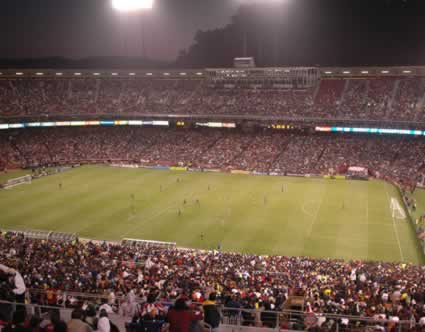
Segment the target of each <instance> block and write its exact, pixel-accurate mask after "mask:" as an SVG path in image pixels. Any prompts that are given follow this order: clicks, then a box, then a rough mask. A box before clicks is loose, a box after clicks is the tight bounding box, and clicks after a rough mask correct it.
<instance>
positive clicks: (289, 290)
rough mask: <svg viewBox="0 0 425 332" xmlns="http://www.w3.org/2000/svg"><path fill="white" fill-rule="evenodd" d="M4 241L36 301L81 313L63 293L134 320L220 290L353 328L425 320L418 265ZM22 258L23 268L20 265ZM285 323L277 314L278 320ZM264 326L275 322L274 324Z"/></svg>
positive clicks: (8, 259)
mask: <svg viewBox="0 0 425 332" xmlns="http://www.w3.org/2000/svg"><path fill="white" fill-rule="evenodd" d="M1 235H2V236H0V260H1V261H2V263H4V264H5V265H7V266H13V267H15V268H18V269H19V270H20V273H21V274H22V276H23V278H24V280H25V284H26V285H27V287H28V288H29V289H31V294H32V296H31V301H32V302H33V303H39V304H49V305H51V306H63V305H64V303H66V304H67V305H68V306H78V305H81V304H82V301H81V303H80V301H79V300H78V298H77V297H75V296H73V295H72V296H71V295H69V296H68V297H66V295H65V293H64V291H66V292H80V293H85V294H91V296H93V295H94V294H102V295H104V296H105V297H107V299H108V300H107V301H108V303H109V304H110V305H111V307H112V308H115V306H116V304H117V302H121V313H123V314H127V315H132V314H134V313H135V312H136V311H137V308H136V307H135V299H136V298H138V299H139V301H141V302H142V303H144V302H146V301H149V302H148V303H149V304H148V305H151V306H156V307H157V308H159V310H164V308H163V306H162V305H161V304H160V302H162V303H164V302H165V303H170V302H172V301H174V300H175V299H176V298H178V297H180V296H185V298H187V299H191V300H193V301H194V302H203V301H204V300H205V299H207V298H208V294H209V293H210V292H212V291H213V290H219V300H220V302H221V303H223V304H224V305H226V306H228V307H232V308H246V309H254V308H260V309H261V310H270V311H279V310H281V309H283V308H284V305H285V302H286V300H288V299H289V298H290V297H293V296H297V297H300V298H301V299H303V301H304V307H305V310H306V312H307V313H311V312H314V313H315V314H318V315H319V314H320V313H331V314H341V315H346V316H347V318H349V319H350V321H352V322H353V323H352V324H356V322H355V320H354V319H352V318H351V317H352V316H362V317H369V318H375V319H377V320H378V319H382V318H384V319H389V318H390V317H397V321H398V320H400V321H409V322H411V323H410V324H409V326H411V327H412V326H413V325H414V324H415V323H416V322H418V321H419V320H420V319H421V317H424V316H425V311H424V308H423V304H424V297H425V293H424V288H423V285H424V284H425V267H424V266H415V265H410V264H399V263H382V262H360V261H351V262H346V261H342V260H329V259H309V258H306V257H282V256H255V255H249V254H233V253H224V252H218V251H201V250H189V249H176V248H155V247H152V246H149V247H148V246H147V247H143V246H138V247H134V246H122V245H118V244H107V243H105V242H100V241H99V242H98V243H93V242H75V241H73V242H55V241H45V240H41V239H28V238H24V237H23V236H20V235H16V234H12V233H7V234H1ZM18 257H19V259H20V261H22V262H26V264H22V265H21V266H16V265H15V261H16V258H18ZM130 290H131V292H130ZM127 293H129V294H128V296H127V297H125V295H126V294H127ZM121 296H124V298H123V299H122V300H119V299H120V298H121ZM87 300H88V299H87V298H86V299H85V301H87ZM91 301H93V299H92V300H91ZM86 303H87V302H84V304H86ZM144 307H145V306H144V305H142V306H140V308H141V310H143V308H144ZM243 318H244V320H245V322H247V323H248V324H249V325H251V324H256V326H261V322H262V321H263V326H266V327H271V326H269V325H268V324H266V323H265V322H264V321H265V320H264V319H263V318H261V319H254V318H253V317H252V318H249V317H246V315H244V317H243ZM250 319H251V320H250ZM287 320H288V318H287V317H284V316H282V317H281V322H287ZM328 322H330V319H328ZM347 322H348V319H347ZM269 323H272V324H276V323H275V319H274V320H273V319H272V321H271V322H269ZM412 324H413V325H412ZM273 326H275V325H273ZM301 326H302V325H301ZM325 327H326V325H324V326H323V328H325ZM355 327H356V329H355V330H356V331H357V330H365V329H364V328H362V326H355ZM353 328H354V326H353ZM315 330H319V329H315ZM350 330H352V329H350ZM320 331H321V330H320ZM323 331H328V330H327V329H324V330H323ZM418 331H419V330H418Z"/></svg>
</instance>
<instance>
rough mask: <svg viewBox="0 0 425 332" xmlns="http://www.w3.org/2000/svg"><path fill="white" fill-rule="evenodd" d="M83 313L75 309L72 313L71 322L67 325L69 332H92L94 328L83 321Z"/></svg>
mask: <svg viewBox="0 0 425 332" xmlns="http://www.w3.org/2000/svg"><path fill="white" fill-rule="evenodd" d="M82 319H83V312H82V310H81V309H79V308H78V309H74V310H73V311H72V313H71V320H70V321H69V322H68V323H67V332H92V331H93V330H92V328H91V327H90V326H89V325H87V324H86V323H84V322H83V321H82Z"/></svg>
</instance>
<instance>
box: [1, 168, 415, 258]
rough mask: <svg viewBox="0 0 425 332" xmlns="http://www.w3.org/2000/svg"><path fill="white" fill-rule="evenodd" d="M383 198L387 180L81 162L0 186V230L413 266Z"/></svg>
mask: <svg viewBox="0 0 425 332" xmlns="http://www.w3.org/2000/svg"><path fill="white" fill-rule="evenodd" d="M19 175H21V174H19ZM60 183H61V184H62V188H60V187H59V184H60ZM392 198H393V199H396V200H398V201H399V202H400V203H401V199H400V197H399V194H398V191H397V189H396V188H395V187H393V186H392V185H390V184H388V183H385V182H382V181H376V180H373V181H346V180H325V179H313V178H311V179H308V178H291V177H273V176H252V175H235V174H224V173H192V172H179V171H165V170H164V171H161V170H148V169H125V168H112V167H108V166H86V167H81V168H78V169H74V170H71V171H68V172H65V173H62V174H57V175H52V176H48V177H44V178H41V179H38V180H34V181H33V182H32V183H31V184H24V185H21V186H18V187H15V188H12V189H8V190H0V209H1V217H0V228H6V229H7V228H9V229H44V230H53V231H63V232H77V233H78V234H79V236H81V237H89V238H96V239H106V240H120V239H121V238H123V237H129V238H140V239H147V240H162V241H172V242H177V245H178V246H182V247H193V248H208V249H215V248H216V247H217V246H218V245H219V244H220V245H221V247H222V250H225V251H238V252H247V253H256V254H280V255H287V256H311V257H330V258H344V259H367V260H384V261H405V262H412V263H416V264H420V263H423V257H422V255H421V252H420V250H419V248H418V246H417V242H416V239H415V234H414V232H413V230H412V228H411V226H410V224H409V222H408V221H407V220H405V219H397V218H393V217H392V213H391V209H390V204H391V203H390V202H391V199H392ZM197 201H198V202H197ZM179 211H180V212H179ZM201 234H203V235H204V236H203V237H202V236H201Z"/></svg>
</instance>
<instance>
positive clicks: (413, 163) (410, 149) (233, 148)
mask: <svg viewBox="0 0 425 332" xmlns="http://www.w3.org/2000/svg"><path fill="white" fill-rule="evenodd" d="M0 147H1V154H0V167H2V169H4V168H16V167H31V166H40V165H55V164H68V163H84V162H113V161H120V162H129V163H138V164H146V165H161V166H189V167H198V168H213V169H221V170H225V171H226V170H235V169H236V170H248V171H257V172H262V173H278V174H331V173H333V172H336V173H338V170H342V171H341V172H345V171H344V170H346V168H347V167H349V166H360V167H365V168H367V169H368V170H369V172H370V174H371V175H373V176H377V177H381V178H389V179H392V180H394V181H397V182H399V183H406V184H411V185H412V184H414V183H415V182H416V181H417V179H418V178H421V175H422V173H424V168H425V164H424V160H423V157H422V156H423V155H424V153H425V142H424V140H422V139H421V138H415V137H410V138H405V137H400V136H397V137H396V136H372V135H358V134H351V135H350V134H311V133H306V132H300V131H296V130H285V131H276V130H272V129H267V130H261V131H257V132H255V133H251V132H244V131H243V130H235V129H233V130H232V129H207V128H197V129H178V128H175V129H171V128H168V129H162V128H160V129H158V128H148V127H146V128H134V127H80V128H60V129H59V128H48V129H25V130H22V129H20V130H16V131H7V132H3V133H1V136H0Z"/></svg>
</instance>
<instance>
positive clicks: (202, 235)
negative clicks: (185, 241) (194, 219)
mask: <svg viewBox="0 0 425 332" xmlns="http://www.w3.org/2000/svg"><path fill="white" fill-rule="evenodd" d="M203 240H204V233H201V241H203Z"/></svg>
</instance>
